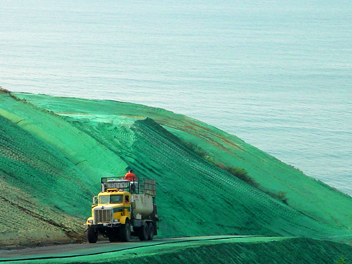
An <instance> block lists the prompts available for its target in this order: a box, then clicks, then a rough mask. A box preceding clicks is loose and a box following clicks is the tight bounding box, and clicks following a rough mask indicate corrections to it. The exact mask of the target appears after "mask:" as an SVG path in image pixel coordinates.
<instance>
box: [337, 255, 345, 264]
mask: <svg viewBox="0 0 352 264" xmlns="http://www.w3.org/2000/svg"><path fill="white" fill-rule="evenodd" d="M345 263H346V259H345V258H344V257H342V256H341V257H340V258H339V260H338V261H337V262H336V264H345Z"/></svg>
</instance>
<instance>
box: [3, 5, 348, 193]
mask: <svg viewBox="0 0 352 264" xmlns="http://www.w3.org/2000/svg"><path fill="white" fill-rule="evenodd" d="M351 83H352V2H351V1H344V0H338V1H335V0H321V1H317V0H312V1H306V0H305V1H303V0H297V1H284V0H271V1H269V0H263V1H259V0H248V1H243V0H241V1H239V0H220V1H213V0H204V1H197V0H196V1H187V0H180V1H171V0H165V1H159V0H151V1H136V0H129V1H126V0H118V1H116V0H115V1H112V0H102V1H92V0H85V1H83V0H73V1H59V0H53V1H44V0H16V1H10V0H0V86H2V87H3V88H5V89H8V90H11V91H16V92H30V93H44V94H49V95H56V96H73V97H82V98H94V99H109V100H117V101H126V102H133V103H140V104H145V105H149V106H154V107H161V108H165V109H168V110H171V111H174V112H177V113H181V114H185V115H188V116H191V117H193V118H196V119H199V120H202V121H204V122H206V123H209V124H212V125H214V126H216V127H218V128H220V129H223V130H225V131H227V132H229V133H232V134H234V135H236V136H238V137H240V138H241V139H243V140H245V141H246V142H247V143H249V144H252V145H254V146H256V147H258V148H259V149H261V150H263V151H265V152H267V153H269V154H271V155H273V156H275V157H276V158H278V159H280V160H282V161H283V162H285V163H288V164H290V165H292V166H294V167H296V168H299V169H300V170H302V171H303V172H304V173H305V174H307V175H308V176H311V177H314V178H316V179H319V180H321V181H323V182H325V183H327V184H329V185H331V186H333V187H335V188H337V189H339V190H341V191H343V192H345V193H347V194H349V195H352V184H351V183H352V87H351Z"/></svg>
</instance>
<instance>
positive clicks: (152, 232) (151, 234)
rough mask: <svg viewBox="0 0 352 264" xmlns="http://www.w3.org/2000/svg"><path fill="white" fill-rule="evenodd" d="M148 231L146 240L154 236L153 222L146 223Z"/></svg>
mask: <svg viewBox="0 0 352 264" xmlns="http://www.w3.org/2000/svg"><path fill="white" fill-rule="evenodd" d="M148 231H149V232H148V233H149V236H148V240H153V238H154V225H153V223H149V224H148Z"/></svg>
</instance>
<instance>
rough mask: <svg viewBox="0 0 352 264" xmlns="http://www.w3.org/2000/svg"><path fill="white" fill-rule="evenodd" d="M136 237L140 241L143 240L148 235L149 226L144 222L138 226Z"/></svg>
mask: <svg viewBox="0 0 352 264" xmlns="http://www.w3.org/2000/svg"><path fill="white" fill-rule="evenodd" d="M138 237H139V240H140V241H145V240H147V239H148V237H149V228H148V224H147V223H146V222H144V223H143V225H142V226H141V227H140V228H139V231H138Z"/></svg>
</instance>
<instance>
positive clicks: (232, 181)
mask: <svg viewBox="0 0 352 264" xmlns="http://www.w3.org/2000/svg"><path fill="white" fill-rule="evenodd" d="M0 143H1V145H0V184H1V185H0V188H1V190H2V191H1V192H0V198H1V199H0V206H2V207H6V208H9V207H11V208H15V209H16V210H8V211H7V212H6V213H4V212H2V213H0V217H1V219H0V220H1V221H0V234H1V235H2V236H1V240H0V246H7V245H11V244H16V243H19V244H26V243H38V244H40V243H44V242H50V241H52V242H54V241H55V242H67V241H81V240H82V239H84V232H83V231H84V227H83V223H84V221H85V218H87V217H88V216H89V214H90V205H91V198H92V196H93V195H96V194H97V192H98V191H99V187H100V186H99V181H100V177H104V176H121V175H123V174H124V173H125V172H126V170H127V169H128V168H133V169H134V171H135V172H136V174H138V176H139V177H142V178H144V177H145V178H152V179H156V180H157V204H158V213H159V217H160V218H162V221H161V222H160V229H159V234H158V237H182V236H204V235H225V234H243V235H247V234H248V235H260V236H299V237H307V238H314V239H324V240H331V241H335V242H344V243H348V242H350V241H351V239H352V232H351V230H350V228H351V222H352V221H351V220H352V213H351V210H350V208H352V199H351V197H349V196H347V195H345V194H342V193H341V192H339V191H337V190H334V189H333V188H331V187H329V186H327V185H325V184H323V183H321V182H319V181H317V180H315V179H312V178H309V177H307V176H305V175H304V174H303V173H302V172H300V171H299V170H296V169H294V168H293V167H291V166H289V165H287V164H284V163H282V162H281V161H279V160H277V159H275V158H274V157H272V156H270V155H268V154H266V153H264V152H262V151H260V150H258V149H256V148H255V147H253V146H250V145H248V144H246V143H245V142H244V141H242V140H240V139H239V138H237V137H235V136H234V135H230V134H228V133H226V132H224V131H221V130H219V129H216V128H215V127H212V126H209V125H207V124H205V123H202V122H200V121H197V120H194V119H191V118H188V117H186V116H183V115H178V114H175V113H172V112H169V111H166V110H163V109H158V108H151V107H147V106H143V105H136V104H130V103H122V102H115V101H99V100H84V99H77V98H58V97H51V96H46V95H33V94H23V93H13V94H10V93H7V92H2V93H0ZM190 146H191V148H190ZM194 148H196V149H197V150H198V151H196V152H195V151H194V150H193V149H194ZM199 153H202V154H201V155H199ZM224 167H239V168H244V169H245V170H246V171H247V172H248V175H249V176H250V177H251V178H252V179H254V180H255V181H256V182H257V183H258V184H257V185H258V188H259V189H258V188H255V187H253V186H251V185H249V184H248V183H247V182H244V181H242V180H240V179H238V178H236V177H235V176H233V175H232V174H230V173H228V172H227V171H225V170H224V169H222V168H224ZM267 193H271V194H280V193H281V194H282V195H284V196H285V198H286V201H287V202H286V203H284V202H282V200H278V199H275V198H273V197H272V196H270V195H269V194H267ZM19 198H20V199H19ZM18 216H19V218H20V220H19V221H17V223H15V225H16V226H15V227H14V226H13V225H11V224H8V223H9V221H10V222H11V219H14V218H15V217H18ZM38 223H41V224H42V225H38ZM43 226H45V228H43ZM14 236H16V237H17V238H20V240H19V241H20V242H15V240H13V241H12V240H11V239H10V240H9V238H11V237H14ZM9 241H10V242H9Z"/></svg>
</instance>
